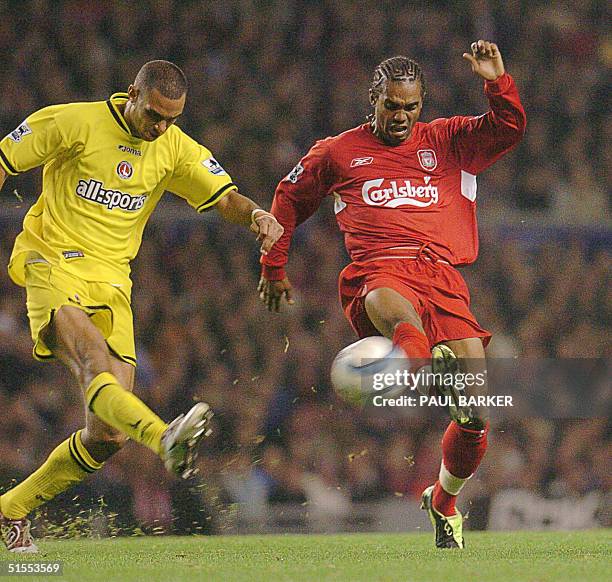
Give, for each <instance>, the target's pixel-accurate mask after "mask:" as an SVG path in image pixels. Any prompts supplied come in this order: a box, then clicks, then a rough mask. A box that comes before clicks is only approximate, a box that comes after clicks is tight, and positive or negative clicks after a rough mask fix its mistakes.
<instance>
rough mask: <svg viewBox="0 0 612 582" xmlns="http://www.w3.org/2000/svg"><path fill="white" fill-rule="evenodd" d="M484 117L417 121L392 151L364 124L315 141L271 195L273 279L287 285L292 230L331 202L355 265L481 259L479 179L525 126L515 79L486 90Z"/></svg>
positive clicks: (268, 268)
mask: <svg viewBox="0 0 612 582" xmlns="http://www.w3.org/2000/svg"><path fill="white" fill-rule="evenodd" d="M485 94H486V96H487V97H488V99H489V105H490V108H491V109H490V111H488V112H487V113H485V114H484V115H480V116H478V117H464V116H457V117H451V118H448V119H436V120H435V121H432V122H431V123H416V124H415V126H414V127H413V130H412V134H411V135H410V137H409V138H408V139H407V140H406V141H405V142H403V143H402V144H400V145H398V146H389V145H386V144H385V143H383V142H382V141H381V140H379V139H378V138H377V137H376V136H374V134H373V133H372V131H371V129H370V125H369V124H364V125H360V126H359V127H356V128H354V129H351V130H349V131H346V132H344V133H342V134H340V135H337V136H334V137H329V138H327V139H324V140H321V141H318V142H317V143H316V144H315V145H314V146H313V147H312V148H311V150H310V151H309V152H308V153H307V154H306V156H305V157H304V158H302V160H301V161H300V162H299V164H298V165H297V166H296V167H295V168H294V169H293V170H292V171H291V173H290V174H289V175H288V176H287V177H286V178H284V179H283V180H282V181H281V182H280V184H279V185H278V187H277V189H276V193H275V196H274V202H273V204H272V213H273V214H274V215H275V216H276V218H277V219H278V221H279V222H280V223H281V224H282V225H283V226H284V228H285V232H284V234H283V236H282V237H281V239H280V240H279V241H278V242H277V243H276V244H275V245H274V247H273V248H272V250H271V251H270V253H269V254H268V255H267V256H265V257H263V258H262V263H263V265H264V267H263V270H264V275H265V276H266V278H268V279H269V280H279V279H282V278H283V277H284V275H285V274H284V269H283V267H284V265H285V263H286V262H287V256H288V252H289V245H290V241H291V237H292V235H293V232H294V230H295V227H296V226H297V225H299V224H300V223H302V222H304V221H305V220H306V219H307V218H308V217H309V216H311V215H312V214H313V213H314V212H315V210H316V209H317V208H318V207H319V205H320V203H321V201H322V200H323V198H324V197H325V196H328V195H333V196H334V197H335V207H334V210H335V213H336V219H337V221H338V225H339V227H340V230H341V231H342V232H343V233H344V240H345V244H346V247H347V250H348V252H349V254H350V256H351V258H352V260H354V261H360V260H366V259H368V258H372V257H378V256H384V255H385V254H387V255H393V254H398V249H402V247H414V246H419V245H421V244H423V243H428V248H429V249H430V250H431V251H433V252H435V253H436V254H437V255H438V256H439V257H440V258H442V259H444V260H446V261H448V262H449V263H451V264H452V265H462V264H469V263H472V262H473V261H474V260H475V259H476V256H477V254H478V230H477V225H476V202H475V201H476V175H477V174H479V173H480V172H482V171H483V170H484V169H486V168H487V167H489V166H490V165H491V164H492V163H493V162H495V161H496V160H498V159H499V158H500V157H501V156H502V155H504V154H505V153H506V152H507V151H508V150H510V149H511V148H512V147H513V146H515V145H516V144H517V143H518V142H519V141H520V139H521V137H522V135H523V133H524V130H525V124H526V118H525V111H524V109H523V107H522V105H521V102H520V99H519V96H518V92H517V90H516V86H515V84H514V81H513V80H512V77H510V75H508V74H504V75H503V76H502V77H500V78H499V79H497V80H496V81H493V82H492V81H486V82H485Z"/></svg>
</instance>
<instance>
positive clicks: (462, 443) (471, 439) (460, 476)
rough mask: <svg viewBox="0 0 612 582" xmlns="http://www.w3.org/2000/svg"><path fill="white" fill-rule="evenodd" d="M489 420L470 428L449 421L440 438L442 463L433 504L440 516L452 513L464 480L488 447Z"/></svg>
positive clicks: (476, 465) (475, 467) (471, 472)
mask: <svg viewBox="0 0 612 582" xmlns="http://www.w3.org/2000/svg"><path fill="white" fill-rule="evenodd" d="M488 432H489V423H488V422H487V424H486V426H485V428H484V430H471V429H467V428H462V427H460V426H459V425H458V424H457V423H456V422H451V423H450V424H449V425H448V428H447V429H446V432H445V433H444V437H443V438H442V466H441V467H440V478H439V479H438V480H437V481H436V485H435V487H434V491H433V498H432V504H433V506H434V507H435V508H436V509H437V510H438V511H439V512H440V513H441V514H442V515H455V513H456V511H457V510H456V509H455V502H456V500H457V495H458V494H459V491H461V489H462V487H463V485H464V484H465V482H466V481H467V480H468V479H469V478H470V477H471V476H472V475H473V474H474V472H475V471H476V469H477V468H478V465H480V461H482V458H483V457H484V454H485V452H486V450H487V434H488Z"/></svg>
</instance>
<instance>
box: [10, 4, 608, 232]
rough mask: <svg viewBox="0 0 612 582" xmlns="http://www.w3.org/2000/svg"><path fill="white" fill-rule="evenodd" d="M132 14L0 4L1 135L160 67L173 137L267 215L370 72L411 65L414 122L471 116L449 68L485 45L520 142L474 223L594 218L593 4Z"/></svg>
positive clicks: (356, 108)
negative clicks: (200, 149)
mask: <svg viewBox="0 0 612 582" xmlns="http://www.w3.org/2000/svg"><path fill="white" fill-rule="evenodd" d="M146 6H147V7H146V8H144V6H143V5H140V4H138V3H134V2H95V1H93V0H58V1H51V0H5V1H4V2H2V3H0V51H1V52H2V54H3V55H4V58H3V74H2V76H1V78H0V93H1V94H2V95H3V99H2V102H1V103H0V127H2V128H4V129H5V131H7V132H8V131H9V130H10V129H12V128H14V127H16V126H17V124H18V123H19V122H21V120H22V119H23V118H24V117H25V116H26V114H28V113H30V112H31V111H34V110H36V109H37V108H39V107H41V106H44V105H49V104H53V103H62V102H68V101H75V100H99V99H105V98H107V97H108V96H109V95H110V94H111V93H113V92H115V91H123V90H126V89H127V85H128V84H129V83H130V82H131V81H132V80H133V78H134V76H135V74H136V72H137V71H138V69H139V68H140V66H141V65H142V64H143V63H144V62H145V61H147V60H149V59H154V58H166V59H170V60H174V61H175V62H177V63H178V64H180V65H181V66H182V67H183V68H184V70H185V72H186V74H187V76H188V78H189V81H190V92H189V98H188V103H187V109H186V112H185V115H184V117H183V118H182V119H181V122H180V123H181V126H182V127H183V128H184V129H186V130H187V131H189V132H190V133H191V134H192V135H193V136H194V137H195V138H197V139H199V140H201V141H202V143H204V144H205V145H208V146H209V147H210V148H211V149H212V150H213V152H214V153H215V155H216V156H217V158H218V159H219V160H220V161H221V162H222V164H223V165H224V166H225V167H226V168H227V169H228V170H229V172H230V174H231V175H232V176H233V177H234V179H235V181H236V182H237V183H238V184H240V186H241V189H242V190H243V191H244V192H246V193H248V194H251V195H253V196H255V197H257V198H259V199H260V200H262V201H264V202H265V201H269V200H270V199H271V195H272V192H273V189H274V186H275V184H276V183H277V182H278V180H279V178H280V177H281V176H283V175H285V174H287V173H288V172H289V170H290V169H291V168H292V167H293V166H294V165H295V163H296V162H297V160H298V159H299V158H300V157H301V156H302V155H303V154H304V153H305V152H306V151H307V149H308V148H309V147H310V145H311V144H312V143H313V141H314V140H315V139H320V138H322V137H325V136H326V135H330V134H333V133H339V132H341V131H344V130H346V129H348V128H350V127H352V126H354V125H356V124H358V123H361V122H363V120H364V119H365V116H366V114H367V113H368V112H369V105H368V99H367V95H368V87H369V84H370V81H371V76H372V72H373V70H374V68H375V66H376V65H377V64H378V63H379V62H380V61H381V60H383V59H384V58H387V57H389V56H392V55H395V54H404V55H407V56H410V57H413V58H415V59H417V60H418V61H419V62H420V63H421V65H422V68H423V70H424V72H425V78H426V83H427V97H426V105H425V107H424V110H423V117H422V119H423V120H425V121H428V120H432V119H435V118H436V117H440V116H449V115H456V114H464V115H472V114H474V115H477V114H480V113H482V112H483V111H484V110H485V109H486V101H485V99H484V97H483V95H482V84H481V81H480V80H479V79H478V78H476V77H474V75H473V73H472V72H471V71H470V67H469V65H468V63H466V62H465V61H464V60H463V59H462V58H461V55H462V53H463V52H464V51H465V50H467V49H468V47H469V45H470V43H471V42H472V41H473V40H475V39H478V38H485V39H491V40H494V41H496V42H497V43H498V44H499V46H500V49H501V51H502V55H503V57H504V60H505V63H506V66H507V69H508V70H509V71H510V72H511V74H512V75H513V76H514V77H515V79H516V81H517V84H518V87H519V89H520V93H521V95H522V99H523V102H524V104H525V108H526V110H527V117H528V127H529V128H528V132H527V135H526V137H525V139H524V141H523V143H522V144H521V146H520V147H519V148H518V150H517V151H516V152H515V153H514V154H513V155H511V156H509V157H507V158H506V159H505V160H504V161H502V162H501V163H498V164H497V165H496V167H495V171H490V172H487V173H485V175H484V176H483V177H482V179H481V180H480V187H481V191H482V192H486V193H487V195H486V198H485V197H483V199H482V210H483V212H485V213H487V214H490V215H492V216H495V217H498V218H503V216H505V213H506V212H507V211H508V210H509V209H523V210H529V211H531V212H536V211H540V212H542V213H544V214H546V215H547V216H548V217H551V218H554V219H556V220H558V221H561V222H571V223H577V222H592V221H598V220H601V218H602V217H604V216H607V215H608V212H609V197H608V196H609V182H608V180H609V176H610V175H612V172H610V169H611V163H612V162H611V159H612V156H611V155H610V153H609V148H607V147H606V144H607V143H608V142H609V140H610V137H611V135H612V122H611V117H610V108H609V91H608V80H609V70H610V65H611V64H612V43H611V41H610V36H609V34H606V31H607V29H606V22H609V16H610V14H609V3H606V2H604V1H603V0H586V1H584V2H571V1H570V0H554V1H550V0H546V1H541V0H539V1H534V2H526V1H524V0H508V1H506V0H504V1H501V0H492V1H491V0H486V1H485V0H467V1H464V2H456V1H452V0H449V1H437V2H400V1H394V0H389V1H387V2H375V1H372V0H368V1H366V2H356V1H352V0H343V1H337V0H333V1H332V0H318V1H316V0H312V1H308V0H301V1H298V0H263V1H261V0H259V1H255V0H232V1H225V2H201V1H190V0H181V1H180V2H178V1H173V0H155V1H153V2H148V3H147V4H146ZM29 186H32V185H31V184H29ZM28 189H30V190H31V187H30V188H28V187H26V188H25V190H26V191H27V190H28Z"/></svg>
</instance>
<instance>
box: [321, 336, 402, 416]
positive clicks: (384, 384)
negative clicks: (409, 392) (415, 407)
mask: <svg viewBox="0 0 612 582" xmlns="http://www.w3.org/2000/svg"><path fill="white" fill-rule="evenodd" d="M408 366H409V363H408V357H407V356H406V353H405V352H404V350H402V348H400V347H399V346H396V345H394V344H393V342H392V341H391V340H389V339H387V338H386V337H382V336H372V337H366V338H364V339H361V340H359V341H358V342H355V343H354V344H351V345H349V346H347V347H345V348H344V349H342V350H340V352H338V355H337V356H336V357H335V359H334V361H333V363H332V366H331V381H332V385H333V387H334V390H335V391H336V393H337V394H338V395H339V396H340V397H341V398H342V399H343V400H346V401H348V402H351V403H353V404H365V403H367V402H368V401H371V399H372V398H373V397H374V396H375V395H378V394H380V395H384V396H385V397H391V396H397V395H398V394H399V393H400V392H402V391H403V390H404V389H405V388H406V386H404V385H401V383H394V382H392V381H391V376H390V374H392V375H393V376H394V377H395V378H397V377H398V373H401V370H406V369H407V368H408Z"/></svg>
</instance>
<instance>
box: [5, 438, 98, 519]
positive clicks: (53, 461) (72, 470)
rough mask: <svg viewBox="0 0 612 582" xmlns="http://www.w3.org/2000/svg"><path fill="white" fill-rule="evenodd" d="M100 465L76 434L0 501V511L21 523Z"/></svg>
mask: <svg viewBox="0 0 612 582" xmlns="http://www.w3.org/2000/svg"><path fill="white" fill-rule="evenodd" d="M102 465H103V463H98V462H97V461H95V460H94V459H93V457H92V456H91V455H90V454H89V452H88V451H87V449H86V448H85V447H84V446H83V442H82V441H81V431H80V430H79V431H77V432H75V433H74V434H72V435H71V436H70V438H68V439H66V440H65V441H64V442H63V443H62V444H60V445H59V446H57V447H56V448H55V449H54V450H53V451H52V452H51V454H50V455H49V457H48V458H47V460H46V461H45V462H44V463H43V464H42V465H41V467H40V468H38V469H37V470H36V471H34V473H32V474H31V475H30V476H29V477H28V478H27V479H26V480H25V481H22V482H21V483H19V485H16V486H15V487H13V488H12V489H11V490H10V491H7V492H6V493H5V494H4V495H2V497H0V511H2V513H3V514H4V515H5V516H6V517H8V518H9V519H21V518H22V517H25V516H26V515H27V514H28V513H30V511H32V510H33V509H35V508H36V507H38V506H39V505H42V504H43V503H46V502H47V501H49V500H50V499H53V498H54V497H55V496H56V495H58V494H59V493H62V492H63V491H66V489H68V488H69V487H71V486H72V485H75V484H76V483H80V482H81V481H83V479H85V477H87V475H89V474H90V473H93V472H94V471H97V470H98V469H101V468H102Z"/></svg>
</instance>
